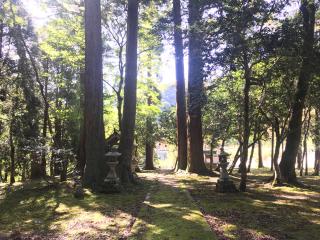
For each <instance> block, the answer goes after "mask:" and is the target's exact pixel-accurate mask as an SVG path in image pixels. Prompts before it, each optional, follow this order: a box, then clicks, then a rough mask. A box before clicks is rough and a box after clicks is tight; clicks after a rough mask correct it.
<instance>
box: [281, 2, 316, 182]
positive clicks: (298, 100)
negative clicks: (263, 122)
mask: <svg viewBox="0 0 320 240" xmlns="http://www.w3.org/2000/svg"><path fill="white" fill-rule="evenodd" d="M300 10H301V12H302V15H303V27H304V37H303V51H302V59H303V60H302V65H301V69H300V75H299V79H298V85H297V90H296V93H295V96H294V102H293V107H292V115H291V118H290V121H289V132H288V136H287V142H286V146H285V150H284V153H283V155H282V159H281V163H280V170H281V174H282V177H283V178H284V180H285V181H286V182H288V183H296V182H297V177H296V172H295V161H296V157H297V152H298V147H299V144H300V139H301V127H302V112H303V108H304V104H305V99H306V95H307V92H308V89H309V81H310V79H311V74H312V70H313V69H312V68H313V67H312V62H313V60H312V59H313V57H312V55H313V45H314V28H315V5H314V4H312V3H308V2H307V1H303V3H302V5H301V7H300Z"/></svg>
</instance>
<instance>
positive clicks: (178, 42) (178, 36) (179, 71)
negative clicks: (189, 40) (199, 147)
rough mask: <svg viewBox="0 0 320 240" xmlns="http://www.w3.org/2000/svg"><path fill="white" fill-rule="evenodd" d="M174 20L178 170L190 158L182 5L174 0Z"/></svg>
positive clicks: (178, 0)
mask: <svg viewBox="0 0 320 240" xmlns="http://www.w3.org/2000/svg"><path fill="white" fill-rule="evenodd" d="M173 20H174V48H175V61H176V82H177V91H176V99H177V132H178V133H177V135H178V169H182V170H185V169H186V168H187V163H188V162H187V158H188V147H187V146H188V135H187V117H186V93H185V79H184V62H183V59H184V57H183V39H182V28H181V3H180V0H173Z"/></svg>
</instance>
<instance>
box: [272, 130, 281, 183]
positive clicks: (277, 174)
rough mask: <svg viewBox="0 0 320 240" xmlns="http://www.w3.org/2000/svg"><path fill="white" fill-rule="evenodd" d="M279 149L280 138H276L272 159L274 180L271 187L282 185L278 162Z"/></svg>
mask: <svg viewBox="0 0 320 240" xmlns="http://www.w3.org/2000/svg"><path fill="white" fill-rule="evenodd" d="M280 147H281V142H280V136H277V138H276V145H275V150H274V157H273V164H274V179H273V183H272V185H273V186H278V185H281V184H282V177H281V171H280V168H279V162H278V159H279V152H280Z"/></svg>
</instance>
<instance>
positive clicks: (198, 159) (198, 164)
mask: <svg viewBox="0 0 320 240" xmlns="http://www.w3.org/2000/svg"><path fill="white" fill-rule="evenodd" d="M188 7H189V27H190V32H189V79H188V84H189V85H188V94H189V138H190V139H189V141H190V167H189V171H190V172H193V173H198V174H204V173H206V172H207V171H208V170H207V169H206V166H205V164H204V157H203V138H202V112H201V109H202V97H203V61H202V49H201V45H202V44H201V34H200V32H199V30H198V25H199V22H200V21H201V16H202V14H201V9H200V3H199V1H189V6H188Z"/></svg>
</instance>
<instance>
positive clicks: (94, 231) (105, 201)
mask: <svg viewBox="0 0 320 240" xmlns="http://www.w3.org/2000/svg"><path fill="white" fill-rule="evenodd" d="M146 184H147V183H146ZM1 190H2V193H1V197H2V200H0V239H2V238H1V237H3V238H4V237H5V236H10V235H11V234H12V233H13V234H19V235H20V234H21V237H22V239H24V238H28V237H30V236H32V237H34V236H37V237H39V239H120V238H121V237H122V236H123V235H125V233H126V230H127V228H128V226H129V225H130V221H132V219H133V218H134V215H135V214H136V213H137V210H138V209H137V208H138V207H139V204H140V203H141V202H142V201H143V199H144V196H145V194H146V192H145V190H146V187H145V186H144V185H142V184H140V185H137V186H132V187H131V188H128V189H127V191H125V192H124V193H122V194H110V195H105V194H95V193H92V192H90V191H88V190H86V192H85V198H84V199H83V200H78V199H75V198H74V197H73V194H72V189H71V188H70V187H69V186H68V183H64V184H59V185H52V186H48V185H47V183H45V182H33V183H26V184H24V185H21V184H16V185H14V186H11V187H10V186H7V185H1ZM9 238H10V237H9Z"/></svg>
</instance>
